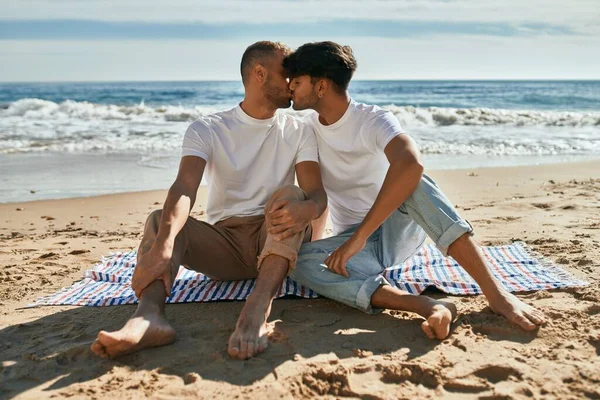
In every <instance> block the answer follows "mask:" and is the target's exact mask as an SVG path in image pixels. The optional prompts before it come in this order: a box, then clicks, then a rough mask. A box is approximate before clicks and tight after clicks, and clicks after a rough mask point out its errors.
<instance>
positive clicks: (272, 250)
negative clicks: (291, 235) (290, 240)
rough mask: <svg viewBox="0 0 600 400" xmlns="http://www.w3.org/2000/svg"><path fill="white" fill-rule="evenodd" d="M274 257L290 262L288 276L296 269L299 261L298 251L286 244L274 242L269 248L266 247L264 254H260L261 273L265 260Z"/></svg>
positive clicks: (259, 265) (258, 266) (258, 264)
mask: <svg viewBox="0 0 600 400" xmlns="http://www.w3.org/2000/svg"><path fill="white" fill-rule="evenodd" d="M272 255H275V256H280V257H283V258H285V259H287V260H288V261H289V265H288V275H289V273H290V271H291V270H293V269H294V268H295V267H296V261H297V260H298V251H297V250H296V249H294V248H293V247H290V246H288V245H287V244H285V243H281V242H272V243H270V244H269V246H268V247H265V248H264V249H263V251H262V253H260V256H258V263H257V269H258V270H259V271H260V268H261V267H262V263H263V261H264V260H265V258H267V257H268V256H272Z"/></svg>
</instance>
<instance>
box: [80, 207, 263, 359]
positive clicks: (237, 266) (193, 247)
mask: <svg viewBox="0 0 600 400" xmlns="http://www.w3.org/2000/svg"><path fill="white" fill-rule="evenodd" d="M160 219H161V210H157V211H154V212H152V213H151V214H150V216H149V217H148V219H147V221H146V226H145V228H144V236H143V238H142V242H141V244H140V247H139V250H138V260H139V259H140V257H141V256H142V255H143V254H144V253H146V252H148V251H149V250H150V249H151V248H152V245H153V243H154V241H155V239H156V234H157V233H158V227H159V223H160ZM257 220H261V221H262V219H261V218H257ZM248 225H252V224H248ZM255 225H256V224H255ZM242 233H243V234H245V233H246V232H242ZM235 242H236V240H235V238H232V237H231V236H230V235H228V233H227V232H226V231H225V230H223V229H220V228H219V227H218V226H214V225H210V224H208V223H206V222H202V221H198V220H196V219H194V218H191V217H190V218H188V220H187V222H186V224H185V225H184V227H183V229H182V231H181V232H180V233H179V235H177V238H176V240H175V245H174V249H173V257H172V259H171V279H172V280H173V281H174V280H175V277H176V276H177V272H178V271H179V266H180V265H182V264H183V265H186V266H188V267H190V268H191V269H194V270H196V271H199V272H203V273H204V274H206V275H207V276H210V277H213V278H217V279H223V280H226V279H227V280H235V279H248V278H254V277H256V270H255V269H254V268H249V267H247V266H246V265H245V264H244V262H243V260H242V258H241V257H240V255H239V254H238V252H237V247H236V243H235ZM254 252H255V250H254ZM171 283H172V282H171ZM165 299H166V294H165V289H164V284H163V282H162V281H160V280H157V281H154V282H153V283H151V284H150V285H149V286H148V287H147V288H146V289H144V290H143V291H142V293H141V295H140V299H139V304H138V308H137V310H136V311H135V313H134V314H133V316H132V317H131V318H130V319H129V321H127V323H126V324H125V326H123V328H121V329H120V330H118V331H114V332H106V331H101V332H100V333H99V334H98V338H97V339H96V341H95V342H94V343H93V344H92V351H94V352H95V353H96V354H98V355H99V356H102V357H117V356H120V355H124V354H127V353H132V352H134V351H137V350H141V349H144V348H147V347H155V346H163V345H166V344H169V343H172V342H173V341H174V340H175V330H174V329H173V328H172V327H171V326H170V325H169V323H168V322H167V319H166V316H165Z"/></svg>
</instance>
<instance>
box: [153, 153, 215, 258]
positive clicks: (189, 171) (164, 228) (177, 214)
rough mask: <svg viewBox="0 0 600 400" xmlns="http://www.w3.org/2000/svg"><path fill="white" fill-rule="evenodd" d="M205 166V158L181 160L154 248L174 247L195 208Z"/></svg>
mask: <svg viewBox="0 0 600 400" xmlns="http://www.w3.org/2000/svg"><path fill="white" fill-rule="evenodd" d="M205 166H206V160H204V159H203V158H200V157H195V156H186V157H182V158H181V162H180V164H179V172H178V173H177V178H176V179H175V182H174V183H173V185H171V188H170V189H169V193H168V194H167V199H166V200H165V204H164V206H163V212H162V216H161V219H160V225H159V228H158V234H157V236H156V242H155V243H154V246H159V247H161V246H162V247H165V246H167V247H168V246H171V247H172V246H173V243H174V242H175V237H176V236H177V235H178V234H179V232H180V231H181V229H183V225H185V222H186V221H187V218H188V216H189V215H190V212H191V210H192V207H194V203H195V202H196V193H197V192H198V187H199V186H200V182H201V181H202V175H203V174H204V167H205Z"/></svg>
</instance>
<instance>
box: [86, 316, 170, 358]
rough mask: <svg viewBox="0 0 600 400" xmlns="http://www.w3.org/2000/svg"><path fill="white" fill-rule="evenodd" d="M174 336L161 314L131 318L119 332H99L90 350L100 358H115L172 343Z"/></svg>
mask: <svg viewBox="0 0 600 400" xmlns="http://www.w3.org/2000/svg"><path fill="white" fill-rule="evenodd" d="M175 336H176V335H175V330H174V329H173V328H172V327H171V325H169V323H168V322H167V320H166V319H165V317H164V316H162V315H161V314H151V315H146V316H133V317H132V318H131V319H130V320H129V321H127V323H126V324H125V326H124V327H123V328H121V330H118V331H115V332H106V331H100V333H98V338H97V339H96V341H95V342H94V343H92V347H91V349H92V351H93V352H94V353H96V354H97V355H99V356H100V357H102V358H115V357H119V356H122V355H125V354H129V353H133V352H134V351H138V350H142V349H145V348H148V347H156V346H164V345H167V344H170V343H173V342H174V341H175Z"/></svg>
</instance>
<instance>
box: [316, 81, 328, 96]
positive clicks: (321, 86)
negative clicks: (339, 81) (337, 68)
mask: <svg viewBox="0 0 600 400" xmlns="http://www.w3.org/2000/svg"><path fill="white" fill-rule="evenodd" d="M330 87H331V85H330V84H329V81H328V80H327V79H319V80H318V81H317V96H319V98H320V97H323V96H325V93H327V92H328V91H329V88H330Z"/></svg>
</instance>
